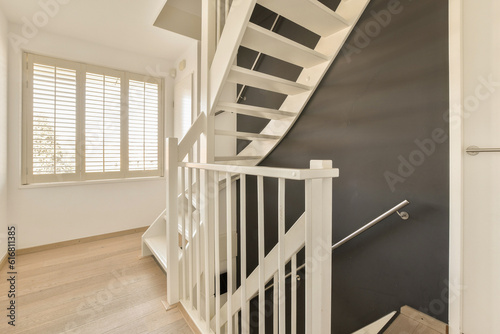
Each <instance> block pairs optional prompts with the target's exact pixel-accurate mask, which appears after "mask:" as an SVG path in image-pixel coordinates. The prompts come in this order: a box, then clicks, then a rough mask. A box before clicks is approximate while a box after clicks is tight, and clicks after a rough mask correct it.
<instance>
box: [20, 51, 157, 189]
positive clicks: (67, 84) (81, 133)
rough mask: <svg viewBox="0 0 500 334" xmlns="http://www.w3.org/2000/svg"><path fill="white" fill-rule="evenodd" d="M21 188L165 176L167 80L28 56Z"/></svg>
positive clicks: (26, 57)
mask: <svg viewBox="0 0 500 334" xmlns="http://www.w3.org/2000/svg"><path fill="white" fill-rule="evenodd" d="M24 81H25V87H24V100H23V103H24V104H23V152H24V153H23V165H24V171H25V172H24V173H23V183H24V184H30V183H43V182H58V181H85V180H96V179H116V178H129V177H142V176H162V170H163V166H162V161H163V126H162V125H163V113H162V112H161V111H162V110H163V105H162V96H163V90H162V89H163V88H162V80H161V79H159V78H152V77H147V76H143V75H138V74H133V73H128V72H123V71H116V70H112V69H108V68H103V67H97V66H91V65H86V64H80V63H75V62H70V61H65V60H60V59H54V58H49V57H43V56H38V55H33V54H25V80H24Z"/></svg>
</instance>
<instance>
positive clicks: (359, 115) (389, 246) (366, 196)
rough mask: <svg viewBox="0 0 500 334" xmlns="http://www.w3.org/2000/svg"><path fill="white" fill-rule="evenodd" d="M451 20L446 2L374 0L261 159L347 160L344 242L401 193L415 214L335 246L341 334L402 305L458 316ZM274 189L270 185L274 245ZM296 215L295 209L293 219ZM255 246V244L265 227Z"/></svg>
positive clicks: (341, 198) (339, 193)
mask: <svg viewBox="0 0 500 334" xmlns="http://www.w3.org/2000/svg"><path fill="white" fill-rule="evenodd" d="M323 2H324V3H327V2H328V1H323ZM330 2H335V1H330ZM391 8H392V9H393V13H391V11H390V9H391ZM447 20H448V2H447V1H445V0H418V1H416V0H413V1H411V0H401V1H397V0H396V1H388V0H372V1H371V3H370V4H369V6H368V8H367V10H366V11H365V13H364V14H363V16H362V18H361V20H360V21H359V23H358V25H357V27H356V29H355V31H354V32H353V34H352V35H351V36H350V37H349V39H348V41H347V44H346V45H345V46H344V48H343V50H342V51H341V52H340V54H339V56H338V57H337V59H336V60H335V61H334V63H333V65H332V67H331V68H330V69H329V71H328V73H327V74H326V76H325V78H324V79H323V81H322V82H321V84H320V86H319V88H318V89H317V91H316V92H315V94H314V96H313V97H312V99H311V100H310V101H309V103H308V105H307V106H306V108H305V110H304V111H303V114H302V115H301V117H300V118H299V120H298V121H297V123H296V124H295V125H294V127H293V128H292V129H291V131H290V132H289V133H288V135H287V136H286V137H285V138H284V140H283V141H282V142H281V143H280V145H279V146H278V147H277V148H276V149H275V150H274V151H273V152H272V153H271V154H270V155H269V157H268V158H267V159H266V160H265V161H264V162H263V163H262V165H264V166H282V167H308V165H309V161H310V160H311V159H331V160H333V165H334V167H337V168H339V169H340V178H338V179H335V180H334V189H333V239H334V242H336V241H338V240H340V239H342V238H343V237H345V236H346V235H348V234H350V233H351V232H353V231H354V230H356V229H358V228H360V227H361V226H363V225H364V224H366V223H367V222H369V221H370V220H371V219H373V218H375V217H377V216H378V215H380V214H381V213H383V212H384V211H386V210H387V209H389V208H391V207H392V206H394V205H396V204H398V203H399V202H401V201H402V200H404V199H407V200H409V201H410V203H411V204H410V205H409V206H408V207H406V208H405V211H408V212H409V214H410V219H409V220H408V221H402V220H401V219H399V218H398V217H397V216H396V215H393V216H391V217H389V218H388V219H386V220H385V221H384V222H382V223H380V224H379V225H377V226H376V227H374V228H372V229H371V230H369V231H367V232H366V233H364V234H363V235H361V236H359V237H357V238H356V239H354V240H352V241H351V242H349V243H347V244H345V245H344V246H342V247H341V248H339V249H338V250H336V251H335V252H334V259H333V310H332V323H333V330H332V333H336V334H347V333H351V332H353V331H355V330H358V329H360V328H361V327H363V326H365V325H367V324H369V323H371V322H373V321H375V320H377V319H378V318H380V317H382V316H384V315H385V314H387V313H389V312H391V311H394V310H398V309H399V308H400V307H401V306H403V305H409V306H411V307H413V308H416V309H418V310H421V311H423V312H425V313H427V314H430V315H431V316H433V317H435V318H437V319H440V320H442V321H445V322H447V320H448V319H447V313H448V306H447V300H446V298H447V296H448V293H447V284H448V283H447V278H448V257H449V256H448V233H449V229H448V225H449V216H448V207H449V201H448V197H449V191H448V186H449V177H448V174H449V172H448V168H449V160H448V123H446V122H445V118H444V115H445V113H446V112H447V110H448V108H449V101H448V21H447ZM389 21H390V22H389ZM292 33H293V32H290V31H288V34H292ZM243 56H244V55H240V56H239V57H243ZM274 70H276V69H274ZM247 102H248V99H247ZM238 126H239V127H242V128H243V127H244V128H245V129H247V130H249V129H251V128H252V120H251V119H249V118H241V119H240V120H239V124H238ZM259 126H262V125H261V124H259ZM272 187H273V184H272V183H270V182H269V183H266V188H269V189H270V190H269V191H268V190H267V189H266V196H265V197H266V242H268V243H269V244H271V246H272V243H273V241H274V242H275V240H276V230H277V229H276V220H277V219H276V217H275V213H276V210H275V207H276V203H277V198H276V197H275V196H276V195H275V194H276V190H275V189H271V188H272ZM297 189H298V190H297V191H296V192H293V191H292V192H287V195H286V196H287V199H286V200H287V203H293V202H294V201H303V194H301V191H302V190H301V189H302V188H301V187H298V188H297ZM251 192H255V189H254V187H252V186H250V187H249V198H253V197H255V193H253V194H252V193H251ZM295 209H296V208H291V209H290V210H292V211H294V210H295ZM295 211H296V210H295ZM296 215H297V212H290V217H291V219H290V220H293V219H292V217H295V216H296ZM247 221H248V229H249V231H251V230H252V229H254V230H255V231H256V227H257V217H256V210H248V217H247ZM289 224H290V222H289ZM248 243H249V245H256V244H257V239H256V233H249V236H248ZM267 246H268V247H267ZM266 248H268V249H270V246H269V245H268V244H266ZM249 266H255V263H254V261H249ZM249 269H252V268H249Z"/></svg>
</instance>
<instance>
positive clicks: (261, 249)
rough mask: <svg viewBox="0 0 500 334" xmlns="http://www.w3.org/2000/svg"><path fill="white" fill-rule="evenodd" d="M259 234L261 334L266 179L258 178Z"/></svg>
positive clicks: (262, 330)
mask: <svg viewBox="0 0 500 334" xmlns="http://www.w3.org/2000/svg"><path fill="white" fill-rule="evenodd" d="M257 217H258V218H257V234H258V246H259V251H258V252H259V334H263V333H265V331H266V291H265V290H266V281H265V272H264V270H265V268H264V257H265V248H264V247H265V241H264V178H263V177H262V176H257Z"/></svg>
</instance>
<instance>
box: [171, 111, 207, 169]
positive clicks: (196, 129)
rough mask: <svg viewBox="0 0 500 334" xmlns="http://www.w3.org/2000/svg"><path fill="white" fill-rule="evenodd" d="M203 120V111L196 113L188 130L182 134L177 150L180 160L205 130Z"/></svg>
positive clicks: (204, 118)
mask: <svg viewBox="0 0 500 334" xmlns="http://www.w3.org/2000/svg"><path fill="white" fill-rule="evenodd" d="M205 120H206V116H205V113H201V114H200V115H198V118H196V120H195V121H194V123H193V124H192V125H191V127H190V128H189V130H188V132H187V133H186V134H185V135H184V138H182V140H181V141H180V143H179V146H178V151H177V152H178V153H177V156H178V158H179V160H180V161H182V160H184V158H185V157H186V155H187V154H188V153H189V150H190V149H191V147H193V145H194V143H196V141H197V140H198V139H199V138H200V135H201V134H202V133H204V132H205V128H206V127H205Z"/></svg>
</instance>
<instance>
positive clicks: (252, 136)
mask: <svg viewBox="0 0 500 334" xmlns="http://www.w3.org/2000/svg"><path fill="white" fill-rule="evenodd" d="M215 135H217V136H231V137H236V138H238V139H245V140H278V139H280V138H281V136H275V135H266V134H262V133H251V132H240V131H226V130H215Z"/></svg>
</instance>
